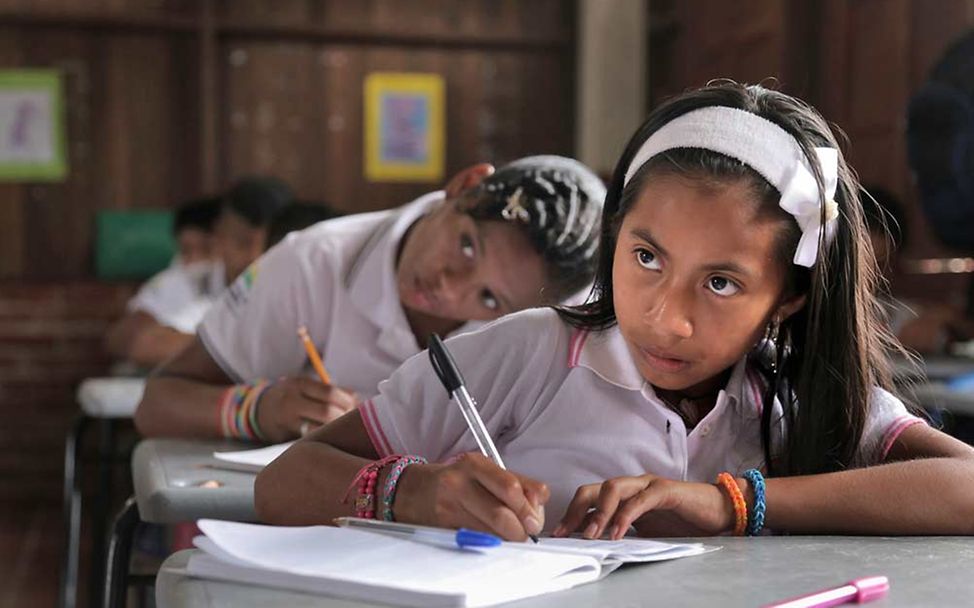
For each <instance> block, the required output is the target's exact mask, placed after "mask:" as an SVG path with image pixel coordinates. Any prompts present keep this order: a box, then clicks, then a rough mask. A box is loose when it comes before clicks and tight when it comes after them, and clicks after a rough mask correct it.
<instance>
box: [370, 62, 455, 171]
mask: <svg viewBox="0 0 974 608" xmlns="http://www.w3.org/2000/svg"><path fill="white" fill-rule="evenodd" d="M444 91H445V85H444V82H443V77H442V76H440V75H439V74H410V73H392V72H376V73H373V74H369V75H368V76H367V77H366V78H365V177H366V179H368V180H370V181H376V182H391V181H400V182H402V181H416V182H439V181H442V179H443V173H444V167H443V163H444V157H445V156H446V154H445V150H444V148H445V147H446V144H445V134H444V132H445V130H446V129H445V116H444V101H445V100H444V97H445V93H444Z"/></svg>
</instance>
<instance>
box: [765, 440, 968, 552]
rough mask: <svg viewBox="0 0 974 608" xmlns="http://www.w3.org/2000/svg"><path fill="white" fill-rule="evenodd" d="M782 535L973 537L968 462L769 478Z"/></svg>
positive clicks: (773, 519)
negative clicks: (943, 535) (934, 535)
mask: <svg viewBox="0 0 974 608" xmlns="http://www.w3.org/2000/svg"><path fill="white" fill-rule="evenodd" d="M766 500H767V515H766V520H765V525H766V526H767V527H768V528H770V529H772V530H777V531H780V532H792V533H814V534H818V533H839V534H889V535H898V534H904V535H908V534H912V535H917V534H974V459H972V458H959V457H947V458H928V459H923V460H912V461H905V462H894V463H890V464H884V465H880V466H875V467H870V468H866V469H855V470H849V471H842V472H838V473H828V474H822V475H808V476H801V477H781V478H773V479H768V480H767V490H766Z"/></svg>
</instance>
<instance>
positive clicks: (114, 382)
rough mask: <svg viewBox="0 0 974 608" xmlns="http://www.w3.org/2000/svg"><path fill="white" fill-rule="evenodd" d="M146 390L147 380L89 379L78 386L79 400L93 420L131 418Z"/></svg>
mask: <svg viewBox="0 0 974 608" xmlns="http://www.w3.org/2000/svg"><path fill="white" fill-rule="evenodd" d="M144 390H145V378H88V379H87V380H85V381H84V382H82V383H81V385H80V386H78V393H77V399H78V403H79V404H80V405H81V410H82V411H83V412H84V413H85V414H87V415H88V416H91V417H92V418H131V417H133V416H134V415H135V409H136V408H137V407H138V406H139V401H141V400H142V392H143V391H144Z"/></svg>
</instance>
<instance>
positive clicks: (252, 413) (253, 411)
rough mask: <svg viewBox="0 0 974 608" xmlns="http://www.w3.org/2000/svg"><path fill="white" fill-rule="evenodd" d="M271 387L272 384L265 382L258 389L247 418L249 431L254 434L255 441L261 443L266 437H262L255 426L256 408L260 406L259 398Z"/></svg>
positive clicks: (258, 427) (261, 433)
mask: <svg viewBox="0 0 974 608" xmlns="http://www.w3.org/2000/svg"><path fill="white" fill-rule="evenodd" d="M272 386H274V383H273V382H266V383H265V384H264V385H263V386H262V387H261V388H260V390H258V391H257V395H256V396H255V397H254V402H253V404H252V405H251V406H250V413H249V417H248V419H249V421H250V429H251V430H252V431H253V432H254V435H255V436H256V437H257V439H259V440H261V441H267V437H265V436H264V433H263V432H262V431H261V430H260V426H259V425H258V424H257V406H258V405H260V399H261V397H263V396H264V393H266V392H267V389H269V388H270V387H272Z"/></svg>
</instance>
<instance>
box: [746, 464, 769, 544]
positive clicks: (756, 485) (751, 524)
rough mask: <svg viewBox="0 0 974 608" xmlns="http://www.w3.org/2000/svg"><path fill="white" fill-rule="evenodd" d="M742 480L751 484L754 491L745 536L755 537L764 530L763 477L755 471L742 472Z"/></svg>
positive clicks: (765, 506) (759, 472)
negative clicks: (752, 504)
mask: <svg viewBox="0 0 974 608" xmlns="http://www.w3.org/2000/svg"><path fill="white" fill-rule="evenodd" d="M744 479H746V480H747V481H748V483H750V484H751V489H752V490H754V506H753V507H752V508H751V515H750V517H748V519H747V535H748V536H757V535H758V534H760V533H761V530H762V529H764V512H765V509H766V508H767V505H766V503H765V500H764V475H762V474H761V471H759V470H757V469H749V470H747V471H744Z"/></svg>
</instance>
